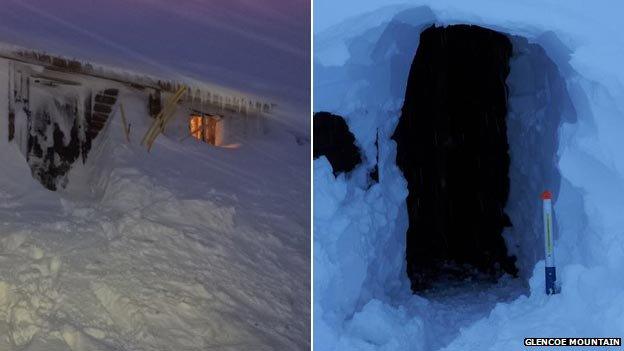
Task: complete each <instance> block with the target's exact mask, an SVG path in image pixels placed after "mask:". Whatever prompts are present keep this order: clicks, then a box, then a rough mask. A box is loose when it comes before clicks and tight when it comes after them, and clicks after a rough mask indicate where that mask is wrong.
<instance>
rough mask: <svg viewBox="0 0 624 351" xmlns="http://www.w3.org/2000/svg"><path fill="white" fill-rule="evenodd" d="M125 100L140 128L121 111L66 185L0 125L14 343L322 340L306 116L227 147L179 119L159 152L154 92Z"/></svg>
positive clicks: (4, 281) (4, 318)
mask: <svg viewBox="0 0 624 351" xmlns="http://www.w3.org/2000/svg"><path fill="white" fill-rule="evenodd" d="M3 63H4V60H0V64H3ZM3 72H6V70H3ZM0 82H5V83H6V79H5V77H4V76H0ZM7 87H8V84H0V93H1V94H2V96H8V91H7V90H6V89H7ZM120 99H121V100H122V101H123V104H124V107H125V111H126V115H127V118H128V121H129V122H130V123H131V125H132V127H131V129H130V130H131V132H130V139H131V141H130V143H127V142H126V140H125V136H124V133H123V129H122V125H121V123H122V122H121V118H120V114H119V111H118V110H114V111H113V113H111V117H110V118H109V120H108V123H107V125H106V127H105V128H104V129H102V131H101V132H100V134H99V135H98V137H97V138H96V139H95V140H94V144H93V147H92V150H91V153H90V154H89V157H88V158H87V161H86V163H85V164H84V165H82V163H81V162H78V163H76V164H75V167H74V168H72V169H71V171H70V173H69V183H68V186H67V188H66V189H61V190H59V191H56V192H51V191H48V190H46V189H45V188H44V187H43V186H41V184H40V183H39V182H37V181H36V180H35V179H33V177H32V176H31V171H30V168H29V166H28V163H27V162H26V159H25V157H24V156H23V154H22V152H21V151H20V150H19V148H18V146H17V145H16V143H15V142H8V134H7V132H6V130H7V128H5V127H3V128H0V148H1V149H2V150H3V151H2V152H1V153H0V164H2V175H1V176H0V262H1V263H2V264H1V265H0V350H7V351H13V350H29V351H44V350H45V351H48V350H53V351H70V350H71V351H113V350H138V349H140V350H199V349H202V350H203V349H213V348H216V349H222V350H238V349H247V350H275V349H286V350H305V349H308V348H309V339H310V326H309V315H310V311H309V306H310V284H309V282H310V265H309V262H310V256H309V252H310V241H309V228H310V218H309V213H310V208H309V206H310V201H309V196H310V194H309V188H310V184H309V182H310V178H309V174H310V171H309V167H310V165H309V150H310V143H309V134H308V133H306V130H303V131H301V130H298V129H296V128H290V127H287V126H284V125H283V124H280V123H277V122H276V121H275V120H270V121H268V126H267V130H266V134H262V135H255V136H250V137H249V138H247V139H246V143H244V144H242V145H240V147H239V148H232V149H228V148H217V147H212V146H211V145H209V144H206V143H203V142H200V141H198V140H195V139H193V138H186V139H184V140H182V141H181V140H180V139H181V138H180V133H178V131H176V130H173V129H172V130H168V131H167V132H165V133H164V134H163V135H161V136H159V137H158V139H157V140H156V142H155V144H154V147H153V148H152V151H151V152H150V153H147V151H146V149H145V147H144V146H142V145H140V140H141V137H142V136H143V135H144V134H145V132H146V130H147V128H148V127H149V125H150V123H151V121H152V120H151V118H150V117H149V116H148V114H147V106H146V105H147V104H146V99H145V96H144V95H143V94H142V93H140V92H139V93H137V92H136V90H133V89H130V88H123V89H120ZM6 100H7V99H0V110H2V111H7V110H8V106H6ZM299 109H300V107H298V106H295V107H288V106H285V107H280V108H278V109H277V111H276V112H275V114H276V115H275V117H276V120H278V121H279V120H283V119H284V118H288V119H290V118H292V119H294V120H298V119H301V118H302V117H301V115H298V116H290V115H289V116H285V115H284V114H290V113H293V112H292V111H300V110H299ZM180 113H181V114H183V115H185V114H186V110H184V111H182V109H180ZM299 113H301V112H299ZM305 113H307V112H304V114H305ZM185 117H186V116H185ZM7 124H8V121H7V114H6V113H3V114H0V125H2V126H6V125H7ZM187 128H188V127H187ZM187 133H188V130H187V131H186V133H185V135H187Z"/></svg>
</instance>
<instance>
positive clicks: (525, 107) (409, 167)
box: [393, 25, 570, 292]
mask: <svg viewBox="0 0 624 351" xmlns="http://www.w3.org/2000/svg"><path fill="white" fill-rule="evenodd" d="M569 106H570V101H569V98H568V96H567V92H566V90H565V85H564V82H563V79H562V78H561V77H560V76H559V73H558V71H557V68H556V66H555V65H554V63H552V61H550V59H548V57H547V56H546V55H545V53H544V51H543V50H542V49H541V47H539V46H538V45H535V44H529V43H528V42H527V41H526V40H525V39H522V38H519V37H509V36H506V35H504V34H502V33H499V32H495V31H492V30H489V29H485V28H481V27H478V26H468V25H454V26H448V27H434V26H432V27H430V28H427V29H426V30H424V31H423V32H422V33H421V36H420V44H419V47H418V50H417V52H416V54H415V57H414V60H413V62H412V66H411V69H410V73H409V78H408V83H407V88H406V93H405V100H404V104H403V109H402V114H401V117H400V119H399V124H398V126H397V128H396V130H395V132H394V135H393V139H394V140H395V141H396V143H397V158H396V159H397V161H396V162H397V165H398V166H399V168H400V169H401V171H402V173H403V176H404V177H405V178H406V180H407V182H408V190H409V194H408V197H407V208H408V217H409V227H408V230H407V233H406V267H407V274H408V276H409V278H410V281H411V286H412V290H413V291H414V292H419V291H423V290H426V289H429V288H431V287H433V286H440V285H441V286H444V283H445V282H461V281H492V282H495V281H496V280H497V279H499V278H500V277H501V276H502V275H504V274H508V275H511V276H514V277H517V276H518V275H520V276H521V277H526V275H527V273H528V272H530V271H531V270H532V267H533V266H534V264H535V263H536V261H537V260H538V259H539V258H540V254H541V252H542V247H541V244H542V241H541V240H540V238H541V236H540V234H541V220H540V213H539V212H538V210H539V206H535V204H534V203H535V202H536V200H537V199H538V197H537V196H538V194H539V193H540V191H541V190H543V189H558V187H559V179H560V175H559V174H558V171H557V168H556V161H557V159H556V158H557V156H556V145H557V129H558V127H559V125H560V123H561V114H562V111H563V110H564V109H566V108H569Z"/></svg>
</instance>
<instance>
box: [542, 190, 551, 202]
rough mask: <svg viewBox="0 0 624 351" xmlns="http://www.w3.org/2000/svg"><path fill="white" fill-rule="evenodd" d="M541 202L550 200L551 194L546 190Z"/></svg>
mask: <svg viewBox="0 0 624 351" xmlns="http://www.w3.org/2000/svg"><path fill="white" fill-rule="evenodd" d="M542 200H552V193H551V192H550V191H548V190H546V191H544V192H543V193H542Z"/></svg>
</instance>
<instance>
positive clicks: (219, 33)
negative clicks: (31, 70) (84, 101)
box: [0, 0, 310, 105]
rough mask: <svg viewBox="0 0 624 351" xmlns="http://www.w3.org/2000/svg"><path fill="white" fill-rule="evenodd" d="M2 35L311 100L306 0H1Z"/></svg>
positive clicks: (103, 60) (144, 68)
mask: <svg viewBox="0 0 624 351" xmlns="http://www.w3.org/2000/svg"><path fill="white" fill-rule="evenodd" d="M0 40H1V41H5V42H9V43H14V44H18V45H21V46H26V47H32V48H36V49H41V50H46V51H49V52H53V53H58V54H63V55H67V56H72V57H77V58H82V59H86V60H93V61H97V62H101V63H105V64H112V65H117V66H122V67H126V68H131V69H139V70H141V71H144V72H146V73H152V74H153V73H156V74H158V73H160V74H161V75H171V74H173V73H175V72H179V73H182V74H185V75H188V76H191V77H194V78H199V79H201V80H205V81H209V82H214V83H218V84H223V85H226V86H230V87H232V88H235V89H239V90H243V91H248V92H252V93H257V94H262V95H266V96H271V97H276V98H278V99H285V100H289V101H292V102H296V103H298V104H306V105H307V104H308V103H309V94H310V0H266V1H259V0H175V1H174V0H106V1H104V0H55V1H50V0H2V5H1V6H0Z"/></svg>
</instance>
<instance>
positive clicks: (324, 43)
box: [314, 0, 624, 350]
mask: <svg viewBox="0 0 624 351" xmlns="http://www.w3.org/2000/svg"><path fill="white" fill-rule="evenodd" d="M371 3H375V1H367V2H366V5H367V6H368V8H375V7H374V6H372V5H371ZM422 3H423V4H425V2H422ZM416 4H417V3H416ZM416 4H410V5H397V6H392V7H386V8H382V9H379V10H376V11H373V12H371V13H368V14H364V15H362V16H359V17H358V16H356V17H353V18H349V19H348V20H346V21H344V22H342V23H341V24H338V25H337V26H335V27H333V28H330V29H328V30H327V31H325V32H323V33H319V34H318V35H317V36H316V39H315V44H314V45H315V49H316V50H315V86H314V89H315V101H314V110H316V111H319V110H326V111H330V112H333V113H338V114H340V115H343V116H345V118H346V119H347V121H348V123H349V127H350V130H351V131H352V132H353V133H354V135H355V136H356V142H357V143H358V144H359V145H360V147H361V148H362V150H363V154H364V156H365V159H366V161H365V162H364V164H363V165H362V166H361V167H360V168H358V169H356V170H355V171H354V173H353V174H351V175H350V176H346V177H345V176H339V177H338V178H334V177H333V175H331V172H330V169H329V166H328V163H327V161H326V160H324V159H322V158H321V159H319V160H317V161H315V165H314V170H315V173H314V184H315V194H314V196H315V198H314V199H315V206H314V210H315V212H314V233H315V242H314V245H315V246H314V247H315V257H314V263H315V277H314V282H315V294H314V298H315V325H314V327H315V329H314V330H315V346H316V347H317V348H318V349H322V350H331V349H340V350H345V349H396V348H397V347H401V346H402V345H403V346H405V345H409V347H410V349H419V346H420V348H421V349H430V346H431V345H433V343H434V341H432V340H435V339H436V336H435V335H430V334H427V333H431V332H432V330H433V329H435V328H432V327H431V325H433V324H435V323H437V322H436V320H435V318H432V317H431V316H427V315H425V314H423V312H422V311H423V310H422V309H420V308H417V307H414V306H423V305H427V304H428V303H427V302H426V301H424V302H423V301H422V299H420V298H419V297H413V296H410V295H409V292H408V286H407V284H406V282H407V278H406V276H405V273H404V269H405V268H404V263H403V258H404V256H403V255H404V234H405V228H406V224H407V223H406V220H407V217H406V213H405V195H406V186H405V183H404V180H403V179H402V177H401V175H400V173H399V172H398V169H397V168H396V166H395V164H394V157H395V145H394V143H393V142H391V141H390V139H389V137H390V135H391V134H392V132H393V130H394V127H395V125H396V122H397V119H398V116H399V112H400V111H399V109H400V107H401V104H402V99H403V92H404V89H405V79H406V78H407V72H408V70H409V63H410V62H411V59H412V58H413V55H414V53H415V51H416V48H417V46H418V34H419V33H420V31H421V30H422V28H423V27H424V26H426V25H430V24H432V23H436V24H440V25H444V24H457V23H466V24H477V25H481V26H484V27H487V28H490V29H494V30H498V31H501V32H504V33H507V34H508V35H511V36H514V37H517V38H515V39H514V41H515V43H516V47H517V50H519V51H522V52H518V53H519V54H518V55H517V56H516V57H515V58H514V59H513V61H512V72H511V76H510V78H509V79H508V85H509V86H510V106H511V107H510V115H509V121H510V122H509V123H510V128H509V133H508V134H509V139H510V144H511V158H512V167H511V174H510V177H511V182H512V186H511V196H510V203H509V205H508V209H509V211H510V212H511V213H512V222H513V221H514V220H515V221H516V223H515V225H516V226H515V227H514V229H513V230H514V231H515V232H514V233H511V232H508V233H506V238H507V239H508V243H510V244H512V246H514V247H515V248H512V249H511V250H515V251H514V252H515V253H517V254H518V255H519V256H520V260H519V262H520V266H521V267H520V268H521V271H522V272H523V273H522V275H523V276H524V277H526V278H527V279H528V282H529V285H530V288H529V291H528V296H526V297H525V296H522V297H520V298H518V299H516V300H515V301H513V302H511V303H509V304H498V305H497V306H496V307H494V308H493V310H492V311H491V312H490V313H488V314H484V317H483V318H480V319H478V321H477V322H474V323H471V324H470V325H464V326H463V327H464V329H462V331H461V332H459V331H457V333H458V334H457V335H455V336H454V337H453V338H454V340H448V345H447V348H446V349H448V350H467V349H492V350H494V349H518V348H520V347H521V344H520V343H521V340H522V337H524V336H526V335H535V332H536V331H538V330H539V332H540V335H544V336H548V335H553V336H554V335H564V334H565V335H579V334H582V335H590V336H606V335H619V334H622V332H624V327H623V326H624V310H622V309H621V308H619V309H616V311H614V310H613V303H612V302H613V301H617V300H618V299H620V300H621V299H622V298H624V285H623V284H624V283H622V281H621V280H619V279H617V277H618V276H619V273H618V272H619V271H620V270H621V268H620V267H621V266H622V264H624V235H623V232H624V229H622V228H624V218H623V217H622V216H621V215H620V214H621V213H624V201H622V200H621V199H622V198H624V177H623V174H624V157H622V156H621V147H622V143H621V141H620V140H619V139H620V137H619V135H621V134H622V132H624V118H623V115H624V114H623V113H622V110H623V107H624V102H623V101H624V88H623V85H622V83H623V82H624V70H621V69H620V63H619V62H622V60H623V59H624V49H623V48H624V45H622V42H623V40H622V37H621V35H620V33H621V30H622V28H620V24H619V23H622V22H621V20H619V19H618V16H617V15H615V13H616V12H617V11H613V8H614V7H615V8H620V7H621V5H619V4H616V3H614V2H608V1H604V2H598V3H596V4H595V5H594V6H591V7H588V6H586V4H585V3H582V2H565V3H564V2H560V1H555V0H551V1H545V2H541V3H539V4H538V3H528V2H513V3H511V2H496V1H484V0H480V1H479V0H478V1H471V2H461V1H455V0H443V1H436V2H432V3H431V4H428V6H426V7H418V6H417V5H416ZM351 5H353V4H349V2H348V1H347V2H345V4H344V7H340V8H338V9H336V12H342V13H349V11H353V10H351V9H350V8H349V6H351ZM379 6H381V5H379ZM406 9H407V10H406ZM318 16H319V14H318V13H317V17H318ZM522 38H525V39H526V40H527V41H526V42H524V40H525V39H522ZM542 49H543V52H542V51H541V50H542ZM531 90H532V93H531ZM512 125H513V127H512ZM376 131H379V132H380V133H379V135H380V139H379V144H380V150H381V152H380V160H379V176H380V182H379V184H375V185H374V186H372V187H371V188H370V189H368V190H367V189H366V186H365V184H366V183H365V182H363V181H362V174H367V171H368V170H369V169H370V168H371V167H372V166H373V165H374V160H375V156H376V148H375V147H374V141H375V137H376V134H377V133H376ZM545 187H551V188H552V190H553V191H554V193H555V194H556V196H557V198H556V200H555V203H554V208H555V216H556V229H555V230H556V235H557V237H556V242H555V250H556V255H557V257H556V259H557V262H558V269H559V271H558V274H559V277H560V280H561V282H562V284H563V286H562V288H563V293H562V294H561V295H557V296H554V297H550V298H547V297H546V296H544V294H543V291H544V283H543V274H544V273H543V261H539V260H541V255H542V254H541V247H542V246H541V245H542V242H541V239H540V238H539V237H536V236H539V229H541V224H540V223H541V222H540V219H539V218H536V215H539V206H540V203H539V197H538V196H539V191H541V190H542V189H543V188H545ZM536 190H537V191H536ZM511 202H513V203H511ZM536 225H538V226H537V229H536ZM511 238H515V239H511ZM514 244H515V245H514ZM597 286H600V287H601V289H596V287H597ZM474 302H475V301H473V302H470V301H468V302H467V301H461V302H459V301H458V303H462V304H470V303H474ZM457 307H458V308H460V307H461V306H457ZM461 308H464V307H461ZM590 315H591V316H592V317H591V318H589V319H588V316H590ZM453 323H454V322H449V325H455V324H453ZM451 329H452V328H451V327H448V328H446V330H442V331H440V332H441V333H447V334H448V335H450V334H451V333H452V330H451ZM496 331H500V332H496ZM575 333H576V334H575ZM440 335H441V334H440ZM445 335H446V334H445ZM438 336H439V335H438Z"/></svg>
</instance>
